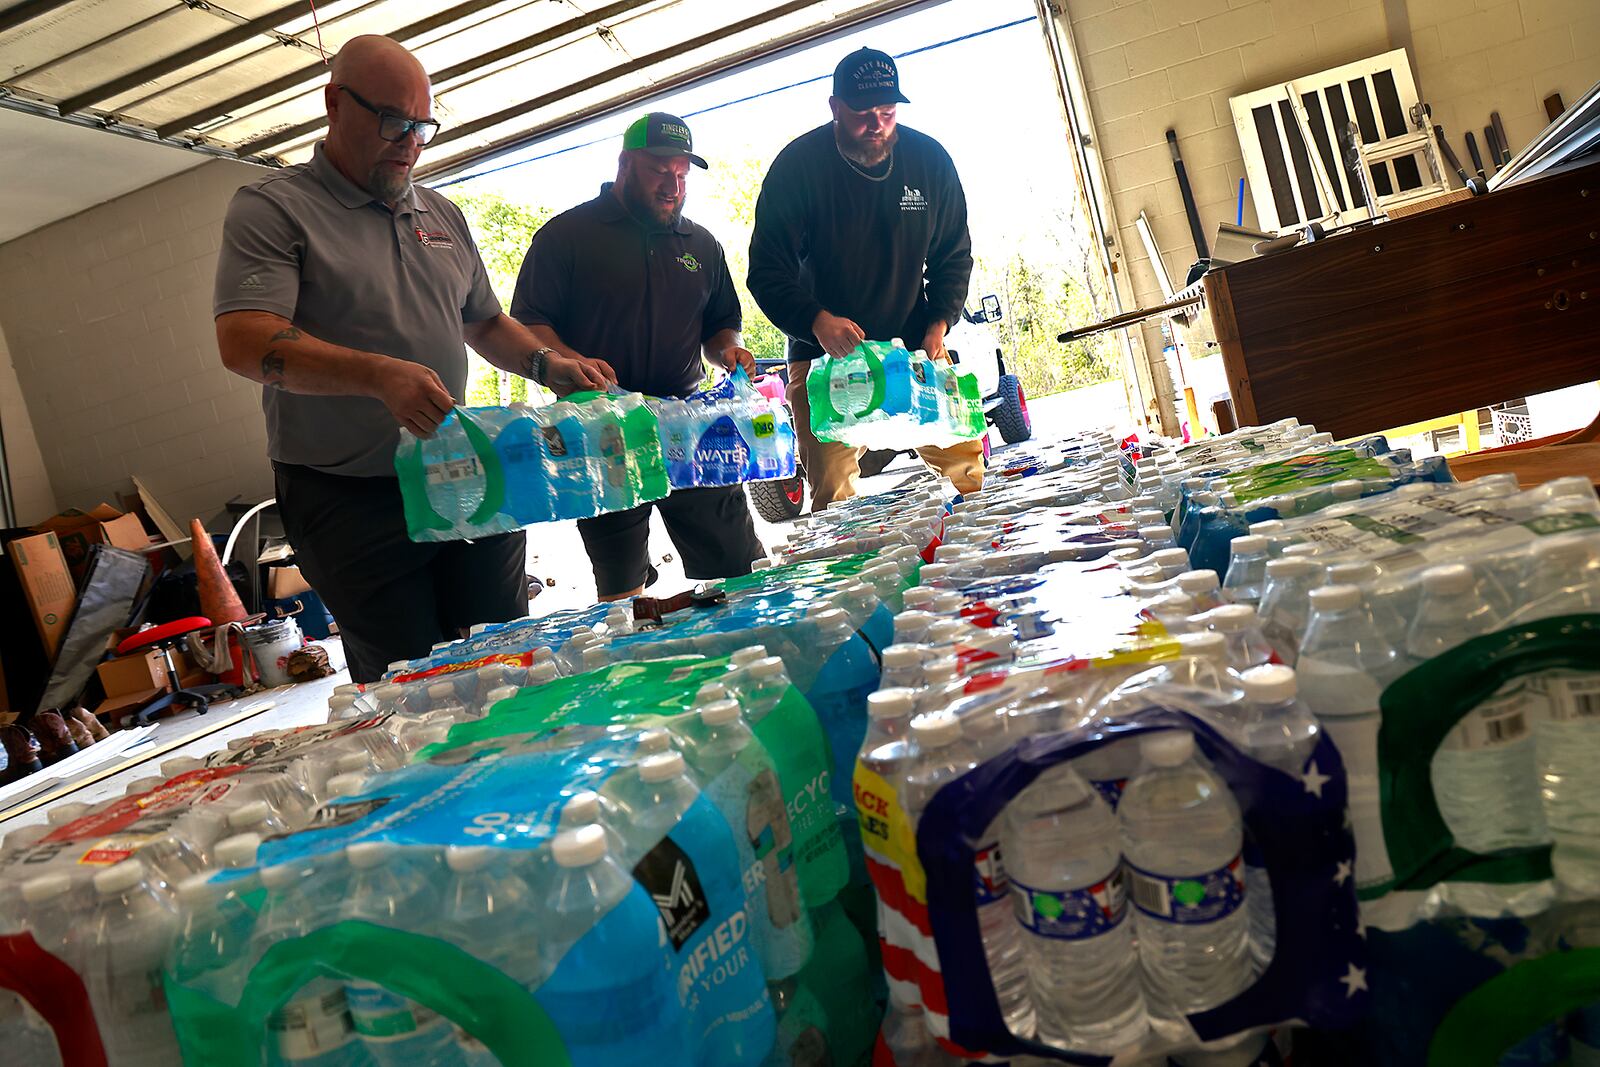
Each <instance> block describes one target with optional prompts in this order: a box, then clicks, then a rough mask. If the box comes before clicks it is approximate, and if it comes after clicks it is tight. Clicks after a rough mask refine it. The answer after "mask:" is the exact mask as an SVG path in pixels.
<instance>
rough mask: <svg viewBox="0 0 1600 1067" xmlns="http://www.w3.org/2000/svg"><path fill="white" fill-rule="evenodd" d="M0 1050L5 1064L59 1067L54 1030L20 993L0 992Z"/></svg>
mask: <svg viewBox="0 0 1600 1067" xmlns="http://www.w3.org/2000/svg"><path fill="white" fill-rule="evenodd" d="M0 1048H4V1049H5V1050H6V1057H7V1062H13V1063H18V1064H25V1065H27V1067H59V1065H60V1064H61V1053H60V1050H59V1049H58V1047H57V1045H56V1036H55V1031H53V1030H51V1029H50V1025H49V1024H48V1023H46V1022H45V1021H44V1020H43V1019H42V1018H40V1017H39V1015H38V1013H36V1012H35V1011H34V1010H33V1008H32V1007H31V1006H30V1005H29V1004H28V1002H27V1001H25V1000H24V999H23V998H22V995H21V994H20V993H16V992H13V991H12V990H10V989H0Z"/></svg>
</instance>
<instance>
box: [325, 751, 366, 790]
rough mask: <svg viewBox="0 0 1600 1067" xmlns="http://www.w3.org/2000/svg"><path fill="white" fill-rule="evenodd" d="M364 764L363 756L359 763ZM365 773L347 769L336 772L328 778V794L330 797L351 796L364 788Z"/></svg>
mask: <svg viewBox="0 0 1600 1067" xmlns="http://www.w3.org/2000/svg"><path fill="white" fill-rule="evenodd" d="M361 765H362V766H363V767H365V766H366V763H365V757H363V762H362V764H361ZM366 785H367V775H366V772H365V771H348V772H346V773H344V774H336V775H334V776H333V777H332V778H329V779H328V796H329V797H330V798H338V797H353V796H355V795H356V794H357V793H359V792H361V791H362V790H363V789H365V788H366Z"/></svg>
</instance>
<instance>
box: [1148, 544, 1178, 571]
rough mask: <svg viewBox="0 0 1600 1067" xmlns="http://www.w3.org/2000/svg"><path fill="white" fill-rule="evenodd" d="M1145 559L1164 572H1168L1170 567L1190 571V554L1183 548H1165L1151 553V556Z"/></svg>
mask: <svg viewBox="0 0 1600 1067" xmlns="http://www.w3.org/2000/svg"><path fill="white" fill-rule="evenodd" d="M1145 558H1147V559H1148V560H1149V561H1150V562H1151V563H1153V564H1155V565H1156V566H1157V567H1160V568H1161V569H1162V570H1166V569H1167V568H1168V567H1182V568H1183V569H1184V570H1188V569H1189V553H1188V551H1187V550H1185V549H1182V548H1163V549H1162V550H1161V551H1159V552H1152V553H1150V555H1149V556H1147V557H1145Z"/></svg>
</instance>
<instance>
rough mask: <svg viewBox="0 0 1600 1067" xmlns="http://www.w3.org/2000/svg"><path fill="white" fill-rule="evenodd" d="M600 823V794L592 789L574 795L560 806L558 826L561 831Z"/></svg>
mask: <svg viewBox="0 0 1600 1067" xmlns="http://www.w3.org/2000/svg"><path fill="white" fill-rule="evenodd" d="M599 821H600V794H599V793H596V792H595V791H594V790H592V789H585V790H583V791H582V792H581V793H574V794H572V795H571V796H570V797H568V798H567V802H566V803H565V804H563V805H561V818H560V820H559V825H560V827H561V829H563V830H571V829H575V828H576V827H579V826H588V825H589V824H590V823H596V822H599Z"/></svg>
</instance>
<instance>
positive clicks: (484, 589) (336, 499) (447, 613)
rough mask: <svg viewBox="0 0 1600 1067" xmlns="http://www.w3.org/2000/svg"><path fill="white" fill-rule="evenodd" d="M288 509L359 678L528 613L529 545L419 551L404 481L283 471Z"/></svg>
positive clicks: (283, 505)
mask: <svg viewBox="0 0 1600 1067" xmlns="http://www.w3.org/2000/svg"><path fill="white" fill-rule="evenodd" d="M273 473H274V476H275V479H276V482H277V488H278V511H279V514H281V515H282V517H283V529H284V533H285V534H287V535H288V538H289V543H290V544H291V545H292V546H294V554H295V562H296V563H298V564H299V566H300V572H301V573H302V574H303V575H305V579H306V581H308V582H310V583H311V587H312V588H313V589H315V590H316V591H317V592H318V593H320V594H321V596H322V601H323V603H324V604H326V605H327V607H328V610H329V611H330V612H331V613H332V614H333V617H334V618H335V619H337V620H338V622H339V634H340V636H341V637H342V638H343V640H344V648H345V655H346V657H347V658H348V660H349V662H350V677H351V679H352V680H354V681H357V682H372V681H376V680H377V679H378V678H380V677H381V676H382V675H383V672H384V670H385V669H386V668H387V667H388V665H389V664H390V663H391V662H393V661H394V660H397V659H413V658H416V657H418V656H423V655H426V654H427V652H428V650H429V649H430V648H431V647H432V646H433V645H435V644H437V643H438V642H440V641H444V640H446V639H452V638H455V637H459V636H460V631H462V630H464V629H465V628H467V627H469V626H471V625H473V624H474V623H480V622H505V621H507V620H509V619H516V618H520V617H522V616H524V615H526V614H527V613H528V579H527V561H526V555H527V540H526V538H525V537H524V536H523V535H522V534H521V533H513V534H500V535H498V536H496V537H487V538H484V539H482V540H479V541H471V542H468V541H444V542H436V543H426V544H418V543H416V542H414V541H412V540H411V539H410V538H408V537H407V536H406V522H405V515H404V511H403V508H402V505H401V501H400V483H399V481H398V480H397V479H394V478H349V477H344V476H342V475H337V474H324V473H323V472H321V471H317V470H312V469H311V468H309V467H299V466H294V465H292V464H287V463H274V464H273Z"/></svg>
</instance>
